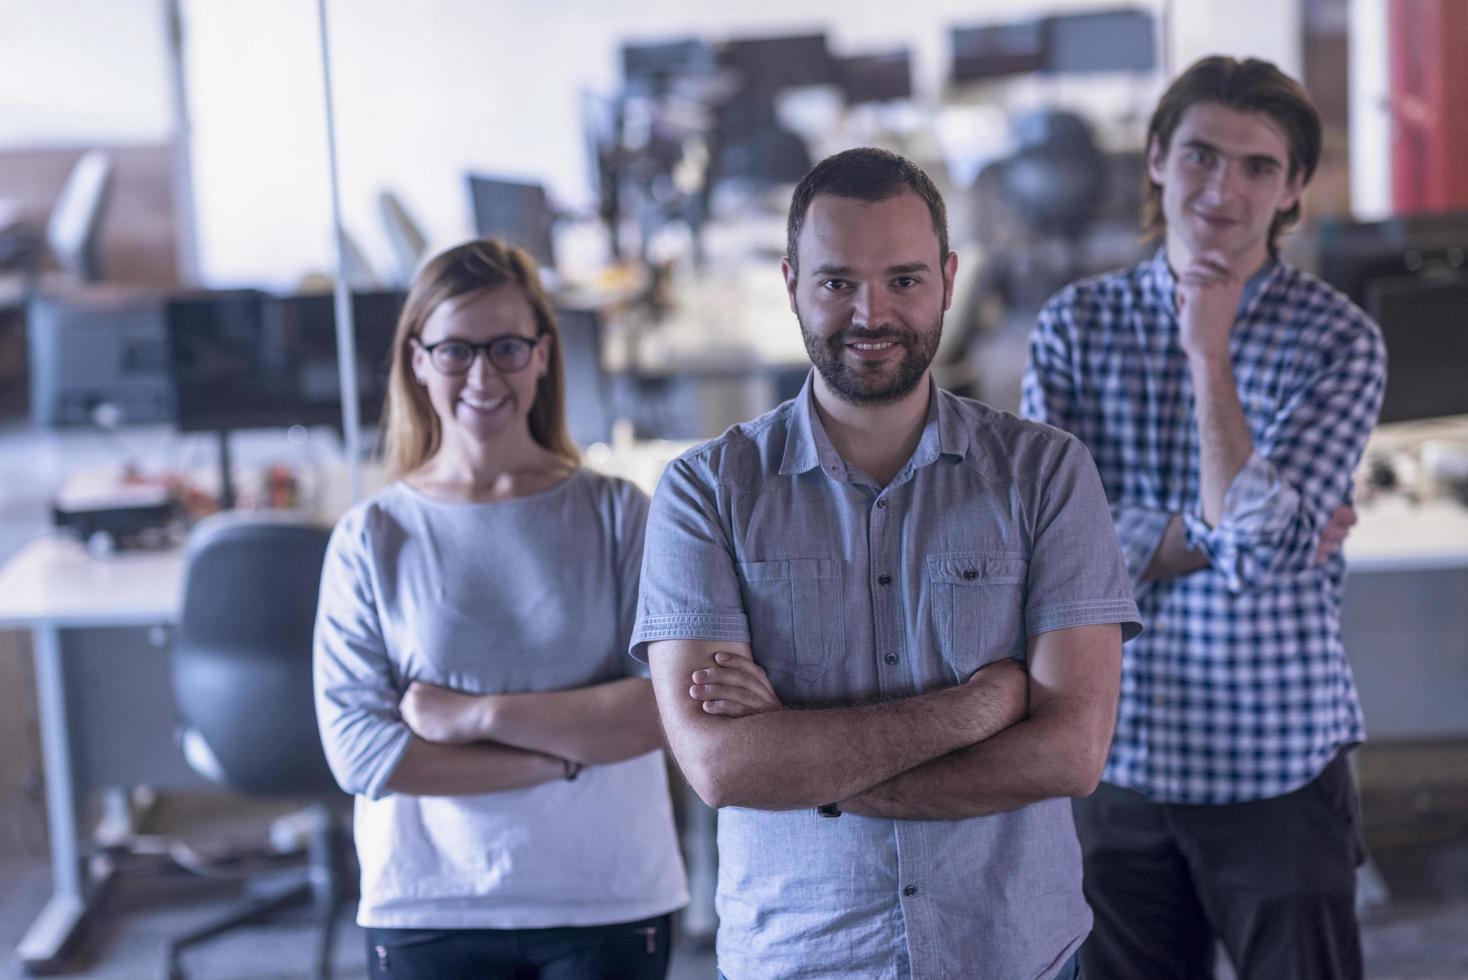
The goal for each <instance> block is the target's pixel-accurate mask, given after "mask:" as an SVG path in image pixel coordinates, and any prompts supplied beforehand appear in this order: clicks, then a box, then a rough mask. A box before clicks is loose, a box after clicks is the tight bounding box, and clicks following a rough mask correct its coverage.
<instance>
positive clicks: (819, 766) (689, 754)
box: [648, 640, 1023, 810]
mask: <svg viewBox="0 0 1468 980" xmlns="http://www.w3.org/2000/svg"><path fill="white" fill-rule="evenodd" d="M720 651H723V652H725V653H732V654H734V655H736V656H743V657H746V658H747V657H750V653H749V646H748V644H739V643H722V642H711V641H691V640H670V641H659V642H655V643H651V644H649V646H648V661H649V663H650V664H651V665H652V675H653V688H654V690H655V692H656V694H657V700H658V709H659V711H660V713H661V715H662V719H663V727H664V730H665V731H666V732H667V736H668V742H669V745H670V747H671V748H672V750H673V754H674V756H675V757H676V758H677V760H678V764H679V766H680V767H682V769H683V773H684V775H685V776H686V777H687V779H688V782H689V784H690V785H691V786H692V787H693V788H694V790H695V791H696V792H697V793H698V794H699V796H700V797H702V798H703V800H704V801H705V802H706V803H708V804H709V805H710V806H713V807H723V806H743V807H751V808H754V809H761V810H791V809H799V808H801V807H814V806H820V805H823V804H826V803H830V802H832V801H833V800H839V799H845V798H848V797H851V796H854V795H856V794H857V793H860V792H862V791H863V790H865V789H867V788H868V787H870V786H873V785H875V784H877V783H880V782H882V781H884V780H887V779H890V778H891V777H893V776H895V775H898V774H899V773H902V772H905V771H906V770H908V769H911V768H912V767H914V766H918V765H921V764H922V763H924V762H927V761H928V760H930V759H934V758H937V757H938V756H940V755H943V754H945V753H947V752H950V751H952V750H953V749H956V748H959V747H962V746H964V745H969V744H972V743H973V742H976V741H979V740H980V739H984V738H987V737H989V736H990V735H991V734H993V732H995V731H998V730H1000V729H1002V728H1003V727H1005V726H1006V725H1008V724H1010V723H1011V721H1012V717H1013V716H1014V715H1015V714H1016V707H1015V705H1016V704H1018V705H1019V708H1018V711H1020V712H1022V711H1023V674H1022V672H1021V671H1019V669H1018V668H1017V667H1012V670H1010V671H1005V670H1004V669H1003V668H1001V669H1000V670H998V671H992V672H991V671H985V672H980V674H976V675H975V676H974V678H973V679H971V680H970V681H969V682H968V683H966V684H961V685H959V686H957V687H952V688H948V689H946V690H942V691H936V692H933V693H931V694H923V695H917V696H914V697H910V698H903V699H899V700H894V701H884V702H877V703H873V704H865V705H859V706H855V707H845V708H812V709H800V710H792V709H789V708H779V709H773V708H771V707H770V706H769V705H768V702H767V701H766V700H765V698H764V696H763V695H760V694H756V693H754V692H752V691H749V690H747V689H744V690H743V692H742V693H736V692H734V691H721V692H718V693H721V694H724V695H727V696H725V697H718V698H710V699H709V701H708V702H705V701H701V700H699V699H698V698H697V696H695V695H694V694H693V693H692V692H693V690H694V688H695V687H697V686H698V685H699V682H697V681H694V680H693V675H694V674H695V672H698V671H703V670H710V671H712V670H714V669H716V668H720V667H721V666H725V665H721V664H719V663H718V662H717V661H716V660H715V659H714V654H715V653H717V652H720ZM1011 666H1012V665H1011ZM704 678H705V680H711V679H712V678H718V680H719V681H721V682H722V681H727V680H729V677H728V676H727V675H704ZM722 686H728V687H732V686H735V685H722ZM740 686H741V687H742V685H740ZM769 693H770V694H771V695H773V691H771V692H769ZM712 701H724V702H726V703H737V704H740V705H744V706H745V707H746V708H748V707H749V706H750V705H751V704H753V705H755V706H759V707H760V708H761V710H760V711H759V712H758V713H752V714H746V713H744V711H742V710H737V709H733V708H728V709H722V708H721V709H714V710H709V709H705V707H704V705H705V704H706V703H709V702H712Z"/></svg>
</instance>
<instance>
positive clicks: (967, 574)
mask: <svg viewBox="0 0 1468 980" xmlns="http://www.w3.org/2000/svg"><path fill="white" fill-rule="evenodd" d="M978 577H979V573H978V572H977V571H976V570H974V569H972V568H965V569H964V570H963V580H964V581H965V582H972V581H973V580H974V579H976V578H978Z"/></svg>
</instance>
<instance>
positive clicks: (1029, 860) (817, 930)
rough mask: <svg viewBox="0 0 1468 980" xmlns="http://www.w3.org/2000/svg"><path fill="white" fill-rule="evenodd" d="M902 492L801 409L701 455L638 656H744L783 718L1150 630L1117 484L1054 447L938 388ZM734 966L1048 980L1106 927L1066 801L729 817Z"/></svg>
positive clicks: (666, 535) (727, 942)
mask: <svg viewBox="0 0 1468 980" xmlns="http://www.w3.org/2000/svg"><path fill="white" fill-rule="evenodd" d="M933 391H934V394H933V396H932V399H931V402H930V406H929V413H928V420H927V423H926V426H925V428H924V431H923V433H922V436H921V439H920V441H919V443H918V447H917V449H916V450H915V451H914V453H913V456H912V458H911V459H910V460H909V462H908V463H907V464H906V466H904V467H903V469H902V470H901V471H900V472H899V473H898V474H897V475H896V476H895V477H894V478H893V479H892V481H891V482H890V483H889V484H887V486H885V487H881V486H878V485H877V484H876V483H875V482H874V481H873V480H871V479H870V478H869V477H867V476H865V475H864V474H862V473H861V472H860V471H858V470H856V469H855V468H854V467H851V466H848V464H847V463H846V462H845V461H844V460H842V458H841V457H840V456H839V454H837V453H836V451H835V450H834V448H833V447H832V446H831V443H830V440H829V439H828V438H827V437H826V434H825V432H824V431H823V429H822V428H821V425H820V422H819V420H818V418H817V417H816V415H815V412H814V410H813V404H812V401H811V384H810V381H809V380H807V382H806V386H805V388H804V389H803V390H802V392H801V393H800V395H799V396H798V397H797V398H795V399H794V400H792V401H790V402H787V403H785V404H783V405H781V406H780V407H779V408H777V409H775V410H774V411H773V412H771V413H769V414H767V415H765V416H763V417H761V418H759V419H756V420H755V421H753V422H749V423H746V424H744V425H740V426H736V427H734V428H732V429H730V430H729V431H728V432H726V433H725V434H724V435H723V436H722V437H720V438H718V439H716V440H713V441H712V442H709V443H705V444H703V445H702V446H699V447H697V448H695V449H693V450H690V451H689V452H687V453H685V454H684V455H683V456H681V457H680V458H679V459H678V460H676V461H675V462H674V463H673V464H671V465H670V466H669V468H668V470H667V471H666V472H665V473H664V476H663V479H662V482H661V483H660V484H659V486H658V490H657V493H656V494H655V496H654V498H653V504H652V510H651V513H650V515H649V519H648V529H647V541H646V551H645V554H644V560H643V574H642V588H641V590H640V600H639V605H638V616H637V625H636V626H635V628H634V630H633V636H632V650H633V654H634V656H637V657H639V658H643V657H645V655H646V653H645V651H646V645H647V643H649V642H651V641H655V640H664V639H699V640H728V641H747V642H749V643H750V644H751V647H752V650H753V654H754V657H755V660H756V661H757V662H758V663H759V664H760V666H761V667H762V668H763V669H764V670H765V671H766V672H767V673H768V675H769V677H770V680H771V682H772V684H773V685H774V687H775V690H776V692H777V693H778V694H779V695H780V697H781V699H782V700H783V701H784V702H785V703H786V704H787V705H797V704H804V705H818V704H844V703H852V702H857V701H866V700H871V699H874V698H896V697H905V696H909V695H913V694H919V693H923V692H926V691H931V690H934V689H938V688H942V687H946V686H951V685H954V684H956V683H959V682H960V681H962V680H964V679H966V678H968V677H969V676H970V675H971V674H972V673H973V672H974V671H975V670H977V669H978V668H980V667H982V666H984V665H985V664H987V663H990V662H992V661H994V660H997V659H999V658H1001V657H1017V658H1023V656H1024V654H1025V645H1026V639H1027V637H1028V636H1030V635H1032V634H1035V633H1040V632H1045V631H1048V630H1054V629H1063V628H1066V627H1071V626H1080V625H1086V624H1093V623H1110V622H1116V623H1121V624H1123V629H1124V632H1125V635H1126V636H1127V637H1128V638H1130V637H1131V636H1133V635H1135V634H1136V633H1137V632H1138V631H1139V630H1140V624H1139V620H1138V616H1137V610H1136V605H1135V603H1134V601H1133V599H1132V590H1131V584H1130V581H1129V579H1128V578H1127V573H1126V569H1125V566H1124V563H1123V560H1122V556H1121V551H1120V548H1119V546H1118V543H1117V539H1116V532H1115V530H1114V528H1113V525H1112V522H1111V514H1110V511H1109V509H1108V507H1107V503H1106V498H1105V495H1104V494H1103V492H1102V489H1101V483H1100V479H1099V478H1098V477H1097V475H1096V470H1095V467H1094V466H1093V465H1092V463H1091V459H1090V456H1089V454H1088V453H1087V452H1086V449H1085V447H1084V446H1082V445H1081V443H1080V442H1079V441H1077V440H1076V439H1074V438H1073V437H1071V436H1069V435H1067V434H1065V433H1063V432H1061V431H1059V430H1057V429H1053V428H1050V427H1049V426H1045V425H1040V424H1037V423H1033V422H1028V421H1024V420H1022V419H1019V418H1017V417H1015V416H1013V415H1010V414H1008V413H1002V412H997V411H994V410H993V409H990V408H988V407H986V406H984V405H981V404H979V403H977V402H973V401H969V400H966V399H961V398H958V397H956V396H954V395H952V394H950V393H948V392H945V391H942V390H940V389H937V388H936V386H935V387H934V389H933ZM718 909H719V918H720V931H719V965H720V969H721V970H722V971H723V972H724V973H725V974H727V975H728V976H729V977H730V978H731V980H742V978H745V977H765V976H776V975H799V976H802V977H816V976H821V977H825V976H830V977H848V976H869V977H879V976H880V977H889V976H890V977H914V978H923V977H940V976H941V977H948V976H972V975H975V974H974V971H975V970H976V969H980V968H982V973H983V975H986V976H1005V977H1010V976H1012V977H1042V976H1049V975H1050V974H1051V973H1052V972H1053V971H1054V970H1055V969H1058V968H1059V967H1060V966H1061V965H1063V964H1064V962H1065V960H1066V959H1067V958H1068V957H1069V956H1070V954H1071V953H1072V952H1073V951H1074V949H1075V948H1076V947H1077V946H1078V945H1079V943H1080V941H1081V939H1082V938H1084V936H1085V935H1086V933H1087V932H1088V931H1089V929H1090V924H1091V917H1090V912H1089V910H1088V909H1087V907H1086V904H1085V901H1084V899H1083V898H1082V896H1081V864H1080V853H1079V848H1078V845H1077V843H1076V839H1075V830H1074V827H1073V826H1072V823H1071V817H1070V803H1069V801H1068V800H1065V799H1052V800H1045V801H1042V802H1039V803H1035V804H1032V805H1030V806H1027V807H1023V808H1021V809H1019V810H1015V811H1012V812H1008V813H1000V814H995V815H992V816H987V817H980V818H975V819H971V820H962V821H906V820H886V819H874V818H865V817H857V816H853V815H849V814H848V815H846V816H843V817H842V818H841V819H839V820H828V819H823V818H821V817H819V816H817V815H816V814H814V813H813V812H811V811H793V812H764V811H757V810H749V809H743V808H738V807H729V808H725V809H724V810H722V811H721V812H720V819H719V893H718Z"/></svg>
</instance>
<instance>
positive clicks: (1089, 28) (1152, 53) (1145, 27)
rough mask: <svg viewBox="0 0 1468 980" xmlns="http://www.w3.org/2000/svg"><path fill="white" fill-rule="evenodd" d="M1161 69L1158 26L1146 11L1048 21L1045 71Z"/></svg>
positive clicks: (1103, 13)
mask: <svg viewBox="0 0 1468 980" xmlns="http://www.w3.org/2000/svg"><path fill="white" fill-rule="evenodd" d="M1156 67H1157V37H1156V26H1155V24H1154V21H1153V18H1152V15H1151V14H1150V13H1148V12H1147V11H1145V10H1135V9H1123V10H1099V11H1094V12H1088V13H1083V14H1067V15H1065V16H1060V17H1047V18H1045V70H1046V71H1047V72H1049V73H1051V74H1072V73H1075V72H1091V71H1151V70H1152V69H1154V68H1156Z"/></svg>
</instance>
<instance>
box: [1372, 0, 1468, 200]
mask: <svg viewBox="0 0 1468 980" xmlns="http://www.w3.org/2000/svg"><path fill="white" fill-rule="evenodd" d="M1387 18H1388V30H1389V31H1390V38H1389V42H1390V71H1391V92H1392V95H1391V103H1392V204H1393V210H1394V211H1396V212H1397V213H1412V212H1417V211H1445V210H1458V209H1468V3H1465V2H1464V0H1389V6H1388V8H1387Z"/></svg>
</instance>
